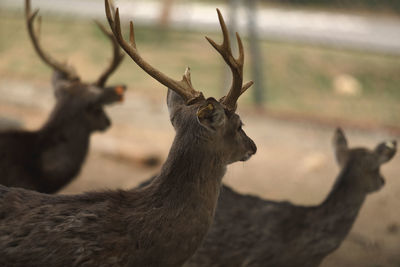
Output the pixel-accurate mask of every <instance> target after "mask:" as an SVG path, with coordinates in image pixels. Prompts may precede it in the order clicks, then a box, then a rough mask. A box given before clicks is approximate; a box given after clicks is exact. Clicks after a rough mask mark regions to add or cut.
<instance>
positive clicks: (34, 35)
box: [25, 0, 79, 80]
mask: <svg viewBox="0 0 400 267" xmlns="http://www.w3.org/2000/svg"><path fill="white" fill-rule="evenodd" d="M38 12H39V10H38V9H37V10H35V12H33V13H32V12H31V2H30V0H25V16H26V25H27V27H28V33H29V36H30V38H31V41H32V43H33V47H34V48H35V50H36V52H37V53H38V55H39V57H40V58H41V59H42V60H43V61H44V62H45V63H46V64H47V65H49V66H50V67H52V68H53V69H55V70H57V71H59V72H61V73H63V74H64V75H66V76H67V77H68V79H71V80H75V79H79V77H78V75H77V74H76V73H75V71H74V70H73V69H72V68H70V67H69V66H67V65H66V64H61V63H59V62H57V61H56V60H54V59H53V58H52V57H50V55H48V54H47V53H46V52H44V50H43V49H42V48H41V46H40V42H39V38H38V35H39V29H40V23H41V19H40V17H39V27H38V30H37V31H36V32H35V30H34V25H33V23H34V21H35V18H36V16H37V14H38Z"/></svg>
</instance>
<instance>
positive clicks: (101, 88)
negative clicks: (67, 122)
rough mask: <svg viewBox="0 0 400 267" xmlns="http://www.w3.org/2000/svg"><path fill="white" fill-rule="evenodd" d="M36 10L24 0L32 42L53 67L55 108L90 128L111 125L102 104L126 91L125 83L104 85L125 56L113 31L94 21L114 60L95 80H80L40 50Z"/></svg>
mask: <svg viewBox="0 0 400 267" xmlns="http://www.w3.org/2000/svg"><path fill="white" fill-rule="evenodd" d="M38 12H39V10H36V11H34V12H33V13H32V12H31V3H30V0H25V14H26V23H27V28H28V33H29V36H30V39H31V41H32V44H33V46H34V48H35V51H36V52H37V54H38V55H39V57H40V58H41V59H42V61H43V62H44V63H46V64H47V65H48V66H50V67H51V68H52V69H53V70H54V74H53V78H52V83H53V88H54V93H55V97H56V100H57V106H58V108H57V107H56V109H62V110H63V111H62V112H64V113H65V115H67V114H69V115H70V116H75V115H79V116H83V117H84V118H86V121H87V124H88V127H89V128H90V130H92V131H95V130H105V129H106V128H108V126H109V125H110V120H109V118H108V117H107V115H106V113H105V111H104V109H103V106H104V105H107V104H111V103H114V102H118V101H122V100H123V95H124V92H125V90H126V87H125V86H124V85H117V86H108V87H106V86H105V84H106V82H107V79H108V78H109V77H110V75H111V74H112V73H113V72H114V71H115V70H116V69H117V68H118V66H119V65H120V63H121V62H122V59H123V56H124V55H123V54H122V53H121V51H120V48H119V45H118V43H117V42H116V40H115V38H114V36H113V34H112V33H111V32H109V31H107V30H106V29H105V28H104V27H103V26H102V25H101V24H100V23H98V22H96V24H97V25H98V27H99V28H100V30H101V31H102V32H103V33H104V34H105V35H106V36H107V38H108V39H109V40H110V41H111V44H112V47H113V59H112V60H111V63H110V64H109V66H108V67H107V68H106V69H105V70H104V72H103V73H102V74H101V75H100V77H99V78H98V79H97V81H95V82H92V83H85V82H83V81H81V78H80V77H79V75H78V74H77V73H76V71H75V69H74V68H73V67H72V66H69V65H67V64H64V63H60V62H59V61H57V60H55V59H54V58H53V57H51V56H50V55H49V54H48V53H47V52H46V51H45V50H44V49H43V47H42V45H41V43H40V41H39V33H40V23H41V18H40V17H39V21H38V27H36V29H35V27H34V22H35V19H36V17H37V14H38ZM71 113H73V114H71Z"/></svg>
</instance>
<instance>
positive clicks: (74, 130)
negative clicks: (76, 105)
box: [37, 102, 91, 193]
mask: <svg viewBox="0 0 400 267" xmlns="http://www.w3.org/2000/svg"><path fill="white" fill-rule="evenodd" d="M63 106H64V103H62V102H61V103H57V105H56V107H55V108H54V110H53V112H52V114H51V115H50V118H49V120H48V121H47V122H46V123H45V125H44V126H43V127H42V128H41V129H40V130H39V131H38V144H37V145H38V146H39V149H40V155H41V164H42V166H41V168H42V172H43V175H42V177H41V180H43V181H41V184H42V185H43V186H44V187H46V188H43V190H44V192H47V193H52V192H54V191H57V190H58V189H60V188H61V187H62V186H64V185H65V184H66V183H68V182H69V181H70V180H71V179H72V178H73V177H74V176H76V175H77V174H78V172H79V171H80V168H81V166H82V163H83V161H84V160H85V157H86V155H87V151H88V147H89V138H90V133H91V131H90V129H89V128H88V126H87V124H86V123H85V121H84V118H83V115H82V114H79V112H75V113H71V112H74V111H73V110H72V109H70V108H64V107H63Z"/></svg>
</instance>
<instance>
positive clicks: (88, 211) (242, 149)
mask: <svg viewBox="0 0 400 267" xmlns="http://www.w3.org/2000/svg"><path fill="white" fill-rule="evenodd" d="M106 11H107V17H108V19H109V22H110V25H111V27H112V29H113V31H114V32H115V35H116V36H117V40H118V42H119V43H120V44H121V45H122V46H123V47H124V49H126V50H127V52H128V53H129V55H130V56H131V57H132V58H133V59H134V61H135V62H136V63H137V64H138V65H139V66H141V67H142V68H143V69H145V70H146V71H148V72H149V73H150V74H151V75H152V76H153V77H155V78H156V79H157V80H159V81H160V82H161V83H162V84H164V85H166V86H168V87H169V88H170V90H169V91H168V96H167V104H168V109H169V113H170V119H171V122H172V124H173V125H174V127H175V130H176V136H175V138H174V141H173V144H172V147H171V149H170V152H169V155H168V157H167V160H166V162H165V163H164V165H163V166H162V169H161V172H160V174H159V175H158V176H157V177H155V179H154V180H153V182H152V183H150V184H149V185H148V186H145V187H143V188H141V189H132V190H128V191H121V190H120V191H106V192H92V193H85V194H81V195H46V194H40V193H37V192H32V191H28V190H24V189H18V188H7V187H4V186H3V187H2V186H0V265H1V266H138V267H151V266H163V267H169V266H171V267H172V266H174V267H175V266H181V265H182V264H183V263H184V262H185V261H186V260H187V259H188V258H189V257H190V256H191V255H193V253H194V252H195V250H196V249H197V247H198V246H199V245H200V243H201V242H202V240H203V238H204V236H205V235H206V233H207V231H208V229H209V227H210V226H211V223H212V221H213V217H214V212H215V207H216V202H217V199H218V195H219V190H220V186H221V179H222V177H223V176H224V174H225V171H226V166H227V165H228V164H230V163H233V162H236V161H245V160H247V159H249V158H250V156H251V155H253V154H254V153H255V152H256V146H255V144H254V142H253V141H252V140H251V139H250V138H249V137H247V135H246V134H245V132H244V131H243V130H242V128H241V126H242V123H241V121H240V118H239V116H238V115H237V114H236V113H235V109H236V101H237V99H238V97H239V95H240V94H241V93H242V92H243V91H244V90H245V89H246V88H245V87H247V88H248V87H249V84H247V85H245V86H242V78H243V77H242V71H243V69H242V68H243V47H242V45H241V41H240V38H239V36H238V42H239V47H240V57H239V59H238V60H237V59H234V58H233V56H232V54H231V52H230V48H229V46H228V45H227V44H228V42H227V40H226V39H227V37H228V35H227V29H226V26H225V24H224V22H223V19H222V16H221V14H220V13H219V12H218V14H219V18H220V22H221V26H222V30H223V34H224V37H225V41H224V44H225V45H226V46H225V47H224V48H220V46H217V45H215V43H214V42H212V41H211V43H212V44H214V46H215V47H217V49H218V50H219V51H220V52H221V53H223V54H224V55H226V58H227V60H226V61H227V63H228V65H229V66H231V69H232V71H233V73H234V75H233V79H234V82H233V85H234V86H232V88H231V90H230V91H229V93H228V95H227V96H226V97H224V98H223V99H222V100H221V101H217V100H215V99H214V98H208V99H205V98H204V97H203V95H202V93H200V92H198V91H195V90H194V89H193V87H192V84H191V82H190V76H189V72H188V71H186V73H185V76H184V79H183V80H182V81H174V80H172V79H171V78H168V77H167V76H166V75H164V74H162V73H161V72H159V71H157V70H156V69H154V68H153V67H151V66H150V65H149V64H148V63H147V62H145V61H144V60H143V59H142V58H141V57H140V56H139V54H137V51H136V49H135V45H134V44H131V45H129V44H127V43H126V42H125V41H124V39H122V35H121V31H120V25H119V15H118V10H117V11H116V13H115V22H116V23H114V18H113V17H112V14H111V10H110V7H109V5H108V1H107V0H106ZM130 40H131V41H132V40H134V36H133V27H132V24H131V36H130Z"/></svg>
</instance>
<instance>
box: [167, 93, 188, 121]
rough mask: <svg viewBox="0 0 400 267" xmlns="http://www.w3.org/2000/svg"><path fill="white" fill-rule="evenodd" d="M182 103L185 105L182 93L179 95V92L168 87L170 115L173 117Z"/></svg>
mask: <svg viewBox="0 0 400 267" xmlns="http://www.w3.org/2000/svg"><path fill="white" fill-rule="evenodd" d="M182 105H185V100H183V98H182V97H181V96H180V95H178V94H177V93H175V92H174V91H172V90H171V89H169V88H168V93H167V106H168V111H169V114H170V117H172V116H173V115H174V113H175V112H176V110H177V109H178V108H179V107H181V106H182Z"/></svg>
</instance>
